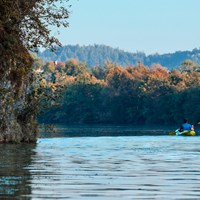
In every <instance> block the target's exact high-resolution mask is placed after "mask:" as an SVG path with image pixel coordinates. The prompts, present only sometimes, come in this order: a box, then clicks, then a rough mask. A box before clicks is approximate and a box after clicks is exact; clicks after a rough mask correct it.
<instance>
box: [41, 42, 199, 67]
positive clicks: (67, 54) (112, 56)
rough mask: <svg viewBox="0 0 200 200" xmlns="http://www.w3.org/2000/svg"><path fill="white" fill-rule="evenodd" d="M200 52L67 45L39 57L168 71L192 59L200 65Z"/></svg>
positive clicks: (195, 50) (45, 52)
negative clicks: (155, 66) (140, 65)
mask: <svg viewBox="0 0 200 200" xmlns="http://www.w3.org/2000/svg"><path fill="white" fill-rule="evenodd" d="M199 55H200V50H199V49H193V50H192V51H177V52H174V53H167V54H158V53H156V54H152V55H146V54H145V53H144V52H136V53H131V52H126V51H123V50H120V49H118V48H112V47H109V46H106V45H89V46H79V45H66V46H63V47H59V48H57V49H56V50H55V51H54V52H51V51H49V50H45V51H43V52H39V53H38V56H39V57H41V58H42V59H43V60H44V61H51V60H59V61H62V62H65V61H66V60H69V59H71V58H76V59H78V60H79V61H81V62H86V63H87V66H88V67H89V68H92V67H94V66H96V65H99V66H103V64H104V61H105V60H107V61H110V62H112V63H117V64H119V65H121V66H124V67H125V66H127V65H136V64H137V63H138V62H140V63H144V64H145V65H147V66H151V65H152V64H155V63H160V64H161V65H162V66H165V67H167V68H168V69H170V70H171V69H173V68H177V67H178V66H179V65H180V64H181V63H182V61H183V60H186V59H190V60H193V62H195V63H198V64H200V57H199Z"/></svg>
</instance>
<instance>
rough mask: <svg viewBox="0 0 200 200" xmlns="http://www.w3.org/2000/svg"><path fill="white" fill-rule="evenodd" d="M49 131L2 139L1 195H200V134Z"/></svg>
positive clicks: (25, 197)
mask: <svg viewBox="0 0 200 200" xmlns="http://www.w3.org/2000/svg"><path fill="white" fill-rule="evenodd" d="M63 135H64V134H62V137H61V135H60V136H59V137H48V138H45V137H43V138H40V139H38V142H37V144H35V145H24V144H23V145H21V144H4V145H0V151H1V154H0V199H26V200H29V199H31V200H36V199H80V200H81V199H84V200H88V199H91V200H93V199H95V200H96V199H97V200H98V199H101V200H106V199H109V200H110V199H119V200H122V199H159V200H160V199H166V200H169V199H182V200H186V199H191V200H194V199H198V200H199V199H200V167H199V166H200V137H199V136H196V137H181V136H167V135H157V136H155V135H154V136H147V135H143V136H142V135H140V136H106V137H105V136H103V137H69V136H68V137H63Z"/></svg>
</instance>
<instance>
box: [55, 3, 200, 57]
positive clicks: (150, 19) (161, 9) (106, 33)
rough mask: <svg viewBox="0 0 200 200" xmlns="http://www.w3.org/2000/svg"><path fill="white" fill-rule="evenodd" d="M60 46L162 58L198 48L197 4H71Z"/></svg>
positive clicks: (61, 33) (199, 32)
mask: <svg viewBox="0 0 200 200" xmlns="http://www.w3.org/2000/svg"><path fill="white" fill-rule="evenodd" d="M70 3H71V4H72V7H71V8H70V10H71V14H70V17H69V20H68V21H69V27H68V28H67V29H64V28H61V29H59V30H58V31H59V32H60V35H59V36H58V38H59V40H60V41H61V43H62V44H63V45H68V44H70V45H76V44H79V45H80V46H82V45H94V44H100V45H101V44H103V45H107V46H111V47H113V48H119V49H121V50H124V51H129V52H132V53H135V52H144V53H145V54H147V55H149V54H155V53H158V54H164V53H173V52H175V51H185V50H193V49H194V48H199V47H200V11H199V8H200V0H71V1H70Z"/></svg>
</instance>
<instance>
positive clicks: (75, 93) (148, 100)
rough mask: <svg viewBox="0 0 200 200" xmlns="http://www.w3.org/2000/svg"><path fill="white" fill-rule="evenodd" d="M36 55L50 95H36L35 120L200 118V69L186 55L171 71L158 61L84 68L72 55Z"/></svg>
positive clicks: (152, 121)
mask: <svg viewBox="0 0 200 200" xmlns="http://www.w3.org/2000/svg"><path fill="white" fill-rule="evenodd" d="M40 61H41V60H40V59H37V58H36V59H35V65H34V67H35V69H36V71H37V73H39V74H40V75H41V76H42V77H43V78H41V79H40V80H41V83H42V84H41V85H42V87H43V88H44V89H45V90H49V91H50V92H49V94H50V97H51V98H50V99H49V100H48V101H46V100H41V102H43V105H44V107H42V109H41V111H42V112H41V115H40V116H39V121H40V122H43V123H64V124H73V123H75V124H77V123H78V124H79V123H81V124H85V123H86V124H87V123H90V124H99V123H101V124H102V123H104V124H142V125H144V124H151V125H152V124H156V125H158V124H160V125H163V124H165V125H167V124H172V125H175V124H176V125H177V124H179V123H181V122H182V120H183V118H185V117H186V118H188V119H189V120H190V121H191V122H193V123H194V122H196V121H197V120H199V116H200V105H199V102H200V89H199V86H200V72H199V68H198V67H197V66H192V64H193V63H192V62H191V61H186V62H183V63H182V65H181V66H182V67H181V68H179V70H175V69H174V70H170V71H169V70H168V69H166V68H164V67H162V66H161V65H159V64H156V65H152V66H151V67H146V66H144V65H143V64H141V63H139V64H137V65H135V66H125V67H121V66H118V65H114V64H112V63H107V64H106V66H104V67H103V68H102V67H98V66H97V67H94V68H92V69H89V68H88V67H87V65H86V64H85V63H81V62H79V61H77V60H75V59H71V60H68V61H67V62H66V63H64V62H63V63H62V62H56V63H55V62H48V63H46V64H45V65H43V66H40V63H41V62H40ZM46 106H48V107H49V109H47V107H46Z"/></svg>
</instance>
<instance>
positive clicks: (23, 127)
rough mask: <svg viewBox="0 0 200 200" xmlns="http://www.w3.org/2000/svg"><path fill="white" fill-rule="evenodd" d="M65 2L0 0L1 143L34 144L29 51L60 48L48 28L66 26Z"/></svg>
mask: <svg viewBox="0 0 200 200" xmlns="http://www.w3.org/2000/svg"><path fill="white" fill-rule="evenodd" d="M65 2H68V0H66V1H63V0H15V1H13V0H0V11H1V15H0V142H35V141H36V137H37V123H36V115H37V101H36V98H35V96H34V95H35V89H34V88H33V87H32V82H33V73H32V71H31V66H32V63H33V58H32V57H31V55H30V53H29V52H30V50H31V51H33V50H37V49H38V47H50V48H53V47H54V45H60V43H59V41H58V40H57V39H56V38H55V37H54V36H53V34H52V33H51V30H50V27H49V25H50V26H51V27H52V26H56V27H60V26H64V27H67V26H68V22H67V19H68V17H69V7H66V6H64V5H65V4H64V3H65Z"/></svg>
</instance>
